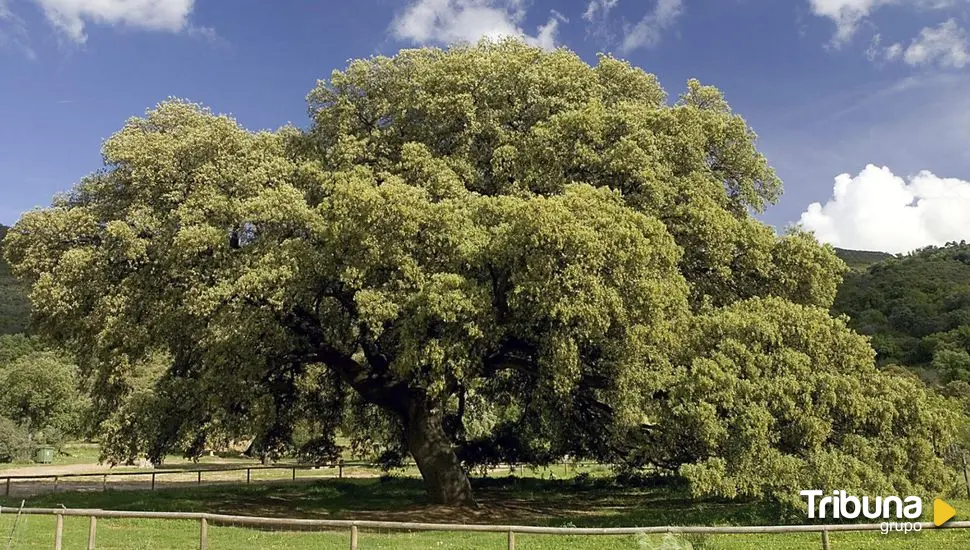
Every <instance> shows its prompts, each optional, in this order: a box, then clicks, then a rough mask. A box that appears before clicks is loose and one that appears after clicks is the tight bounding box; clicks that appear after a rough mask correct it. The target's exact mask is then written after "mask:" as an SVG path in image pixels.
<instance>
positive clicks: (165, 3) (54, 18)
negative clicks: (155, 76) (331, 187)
mask: <svg viewBox="0 0 970 550" xmlns="http://www.w3.org/2000/svg"><path fill="white" fill-rule="evenodd" d="M34 1H35V2H36V3H37V4H38V5H39V6H40V8H41V9H42V10H43V12H44V15H45V16H46V17H47V19H48V20H49V21H50V22H51V23H52V24H53V25H54V26H55V27H56V28H57V29H58V30H60V31H61V32H63V33H64V34H65V35H67V37H68V38H70V39H71V40H73V41H75V42H78V43H83V42H85V41H86V40H87V35H86V34H85V31H84V28H85V25H86V24H87V23H98V24H106V25H124V26H129V27H134V28H140V29H146V30H158V31H171V32H178V31H181V30H184V29H186V28H187V27H188V23H189V14H190V13H191V12H192V5H193V4H194V1H195V0H34Z"/></svg>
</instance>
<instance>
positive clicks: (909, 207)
mask: <svg viewBox="0 0 970 550" xmlns="http://www.w3.org/2000/svg"><path fill="white" fill-rule="evenodd" d="M800 223H801V225H802V226H803V227H804V228H805V229H808V230H811V231H814V232H815V234H816V236H817V237H818V238H819V240H821V241H823V242H827V243H831V244H833V245H835V246H839V247H844V248H854V249H862V250H882V251H885V252H909V251H911V250H913V249H915V248H919V247H922V246H927V245H937V246H939V245H943V244H945V243H946V242H949V241H960V240H964V239H970V181H964V180H960V179H955V178H941V177H938V176H936V175H934V174H932V173H931V172H928V171H922V172H920V173H918V174H916V175H915V176H912V177H910V178H909V181H905V180H903V178H901V177H898V176H896V175H894V174H893V173H892V171H890V170H889V168H886V167H883V168H878V167H876V166H873V165H871V164H870V165H868V166H866V168H865V169H864V170H863V171H862V172H860V173H859V175H857V176H855V177H852V176H851V175H849V174H841V175H839V176H838V177H836V178H835V187H834V191H833V196H832V197H831V198H830V199H829V200H828V202H826V203H825V205H822V204H821V203H817V202H816V203H812V204H811V205H809V207H808V209H807V210H806V211H805V212H803V213H802V215H801V220H800Z"/></svg>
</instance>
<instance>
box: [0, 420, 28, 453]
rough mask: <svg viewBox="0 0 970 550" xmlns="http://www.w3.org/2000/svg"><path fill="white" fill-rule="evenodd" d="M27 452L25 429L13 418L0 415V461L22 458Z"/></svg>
mask: <svg viewBox="0 0 970 550" xmlns="http://www.w3.org/2000/svg"><path fill="white" fill-rule="evenodd" d="M29 454H30V438H29V437H27V431H26V430H24V429H23V428H21V427H20V426H19V425H17V423H16V422H14V421H13V420H10V419H9V418H5V417H2V416H0V462H13V461H15V460H24V459H26V458H27V457H28V456H29Z"/></svg>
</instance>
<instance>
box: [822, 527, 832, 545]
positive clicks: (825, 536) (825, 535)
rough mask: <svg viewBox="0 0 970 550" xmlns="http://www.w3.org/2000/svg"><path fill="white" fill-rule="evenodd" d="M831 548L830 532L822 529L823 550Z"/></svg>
mask: <svg viewBox="0 0 970 550" xmlns="http://www.w3.org/2000/svg"><path fill="white" fill-rule="evenodd" d="M830 548H831V546H829V532H828V530H826V529H822V550H830Z"/></svg>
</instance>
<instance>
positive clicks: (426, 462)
mask: <svg viewBox="0 0 970 550" xmlns="http://www.w3.org/2000/svg"><path fill="white" fill-rule="evenodd" d="M405 426H406V430H407V433H406V435H407V441H408V450H409V451H411V456H413V457H414V461H415V462H417V464H418V469H419V470H421V477H423V478H424V484H425V488H426V489H427V491H428V499H429V500H430V501H431V503H432V504H445V505H447V506H476V503H475V499H474V498H473V497H472V486H471V484H470V483H469V482H468V476H467V475H466V474H465V470H464V469H462V467H461V463H460V462H459V461H458V457H457V456H456V455H455V450H454V448H453V447H452V445H451V440H449V439H448V436H447V434H446V433H445V430H444V426H443V425H442V414H441V410H434V409H432V408H431V407H430V406H429V405H428V403H427V401H426V400H425V399H421V398H418V399H414V400H413V401H412V402H411V403H410V404H409V406H408V414H407V418H406V419H405Z"/></svg>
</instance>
